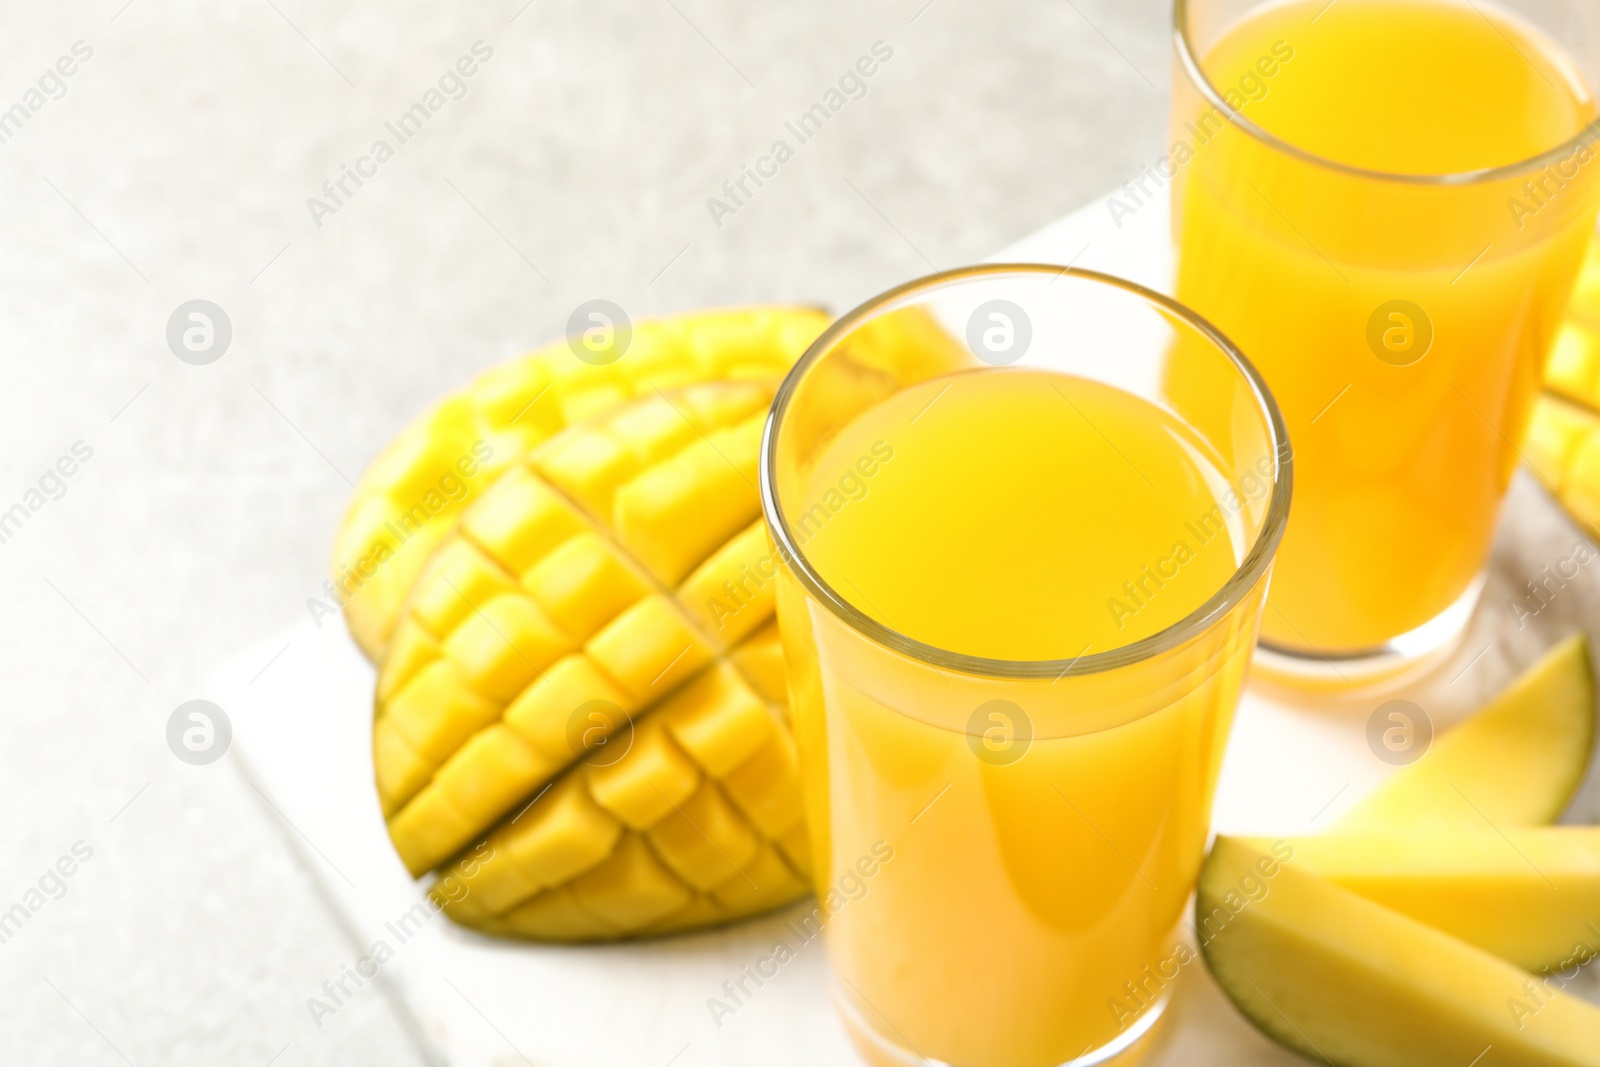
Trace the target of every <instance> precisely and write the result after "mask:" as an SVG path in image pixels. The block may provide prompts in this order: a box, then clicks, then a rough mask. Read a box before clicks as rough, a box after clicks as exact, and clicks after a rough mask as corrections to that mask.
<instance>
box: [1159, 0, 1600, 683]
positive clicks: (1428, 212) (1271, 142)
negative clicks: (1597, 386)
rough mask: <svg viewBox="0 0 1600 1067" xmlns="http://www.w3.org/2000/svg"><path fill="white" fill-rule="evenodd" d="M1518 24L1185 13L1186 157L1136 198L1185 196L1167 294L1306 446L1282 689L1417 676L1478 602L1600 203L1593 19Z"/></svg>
mask: <svg viewBox="0 0 1600 1067" xmlns="http://www.w3.org/2000/svg"><path fill="white" fill-rule="evenodd" d="M1513 6H1514V7H1515V9H1516V10H1515V11H1513V10H1510V9H1509V8H1506V7H1500V6H1496V5H1494V4H1491V3H1489V2H1486V0H1336V2H1333V3H1330V2H1328V0H1287V2H1283V0H1279V2H1273V3H1268V4H1260V3H1254V2H1239V0H1231V2H1230V0H1177V3H1176V6H1175V23H1176V25H1175V31H1176V32H1175V41H1176V49H1177V69H1176V70H1175V72H1174V76H1173V84H1174V96H1173V107H1172V120H1171V130H1170V140H1171V144H1170V148H1169V150H1168V154H1167V155H1165V156H1164V157H1163V158H1162V160H1161V162H1160V164H1159V165H1158V166H1157V167H1156V168H1153V169H1151V170H1149V171H1148V172H1147V173H1146V174H1144V175H1141V179H1140V185H1141V187H1142V190H1143V192H1144V193H1145V194H1148V195H1166V194H1158V190H1159V189H1160V188H1161V187H1162V186H1165V185H1168V184H1169V182H1170V196H1171V198H1172V201H1171V202H1172V208H1173V223H1174V235H1175V238H1176V241H1177V245H1178V271H1177V279H1176V289H1175V292H1176V295H1177V297H1178V299H1180V300H1182V301H1183V302H1184V303H1185V304H1186V305H1188V306H1190V307H1192V308H1194V309H1195V310H1196V311H1198V312H1199V313H1200V314H1202V315H1204V316H1206V318H1208V319H1209V320H1210V321H1212V322H1213V323H1215V324H1216V325H1217V326H1218V327H1219V328H1220V329H1221V330H1223V331H1224V332H1225V333H1226V334H1227V335H1228V336H1229V337H1230V338H1232V339H1233V340H1234V341H1235V342H1236V343H1237V344H1238V345H1239V346H1240V347H1241V348H1242V349H1243V350H1244V351H1246V352H1248V353H1249V354H1250V358H1251V359H1252V360H1254V361H1255V363H1256V365H1257V366H1258V367H1260V369H1261V372H1262V374H1263V375H1265V377H1266V380H1267V382H1268V383H1269V384H1270V385H1271V387H1272V390H1273V393H1274V395H1275V396H1276V397H1277V399H1278V403H1279V404H1280V405H1281V406H1282V409H1283V414H1284V418H1285V419H1286V420H1287V422H1288V425H1289V431H1290V433H1291V434H1292V435H1293V437H1294V443H1295V465H1296V474H1297V476H1298V481H1299V485H1298V486H1297V491H1296V493H1295V513H1294V516H1293V517H1292V518H1291V519H1290V521H1289V527H1288V531H1287V532H1286V534H1285V536H1284V541H1283V547H1282V550H1281V551H1280V552H1279V554H1278V564H1277V574H1276V580H1275V581H1274V582H1273V585H1272V595H1271V597H1270V599H1269V601H1268V605H1267V611H1266V615H1265V617H1264V618H1263V621H1262V647H1263V650H1264V653H1265V654H1264V655H1263V657H1262V658H1261V660H1260V663H1259V665H1260V666H1261V667H1263V668H1265V669H1268V670H1270V671H1271V672H1272V673H1274V674H1277V675H1279V676H1287V677H1289V678H1290V679H1298V680H1300V681H1305V682H1313V683H1314V682H1316V681H1317V680H1318V679H1321V680H1323V681H1326V682H1331V683H1333V684H1341V683H1343V682H1353V681H1359V680H1360V679H1361V678H1362V677H1363V676H1366V677H1368V678H1376V677H1378V676H1381V675H1383V674H1385V673H1390V672H1393V671H1395V670H1398V669H1399V668H1401V667H1404V666H1407V665H1411V664H1420V663H1423V662H1426V661H1428V660H1429V659H1430V658H1431V654H1432V653H1439V652H1444V651H1447V650H1448V649H1449V648H1451V647H1453V644H1454V642H1453V638H1454V637H1456V636H1457V635H1458V634H1459V633H1460V632H1461V630H1462V628H1463V627H1464V625H1465V623H1466V621H1467V619H1468V617H1469V616H1470V615H1471V612H1472V609H1473V607H1474V604H1475V602H1476V599H1477V595H1478V591H1479V589H1480V588H1481V585H1482V575H1483V573H1484V568H1485V563H1486V560H1487V557H1488V552H1489V546H1490V542H1491V539H1492V536H1493V533H1494V528H1495V523H1496V518H1497V513H1498V511H1499V506H1500V501H1501V499H1502V497H1503V496H1504V494H1505V492H1506V490H1507V488H1508V486H1509V483H1510V480H1511V476H1512V474H1513V472H1514V471H1515V468H1516V466H1517V463H1518V461H1519V459H1520V451H1519V446H1520V442H1521V438H1522V435H1523V432H1524V430H1525V428H1526V426H1527V423H1528V419H1529V415H1530V411H1531V406H1532V402H1533V399H1534V397H1535V396H1536V394H1537V391H1538V388H1539V378H1540V371H1541V369H1542V364H1543V361H1544V358H1545V356H1546V354H1547V352H1548V351H1549V348H1550V345H1551V342H1552V339H1553V337H1554V334H1555V331H1556V329H1557V326H1558V325H1559V322H1560V320H1561V317H1562V314H1563V311H1564V308H1565V306H1566V302H1567V299H1568V296H1569V294H1570V290H1571V287H1572V282H1573V278H1574V276H1575V274H1576V271H1577V269H1578V267H1579V264H1580V260H1581V257H1582V255H1583V251H1584V248H1585V246H1586V244H1587V242H1588V240H1589V236H1590V234H1591V233H1592V232H1593V229H1594V222H1595V213H1596V208H1597V206H1600V162H1596V160H1595V156H1596V154H1597V152H1600V148H1597V146H1596V144H1595V142H1596V138H1597V135H1600V128H1597V126H1596V124H1595V118H1596V103H1595V98H1594V94H1593V92H1592V90H1591V88H1590V82H1589V80H1588V77H1589V76H1592V75H1594V74H1595V72H1596V63H1597V61H1600V5H1596V4H1595V3H1594V0H1541V2H1538V3H1531V4H1523V3H1517V4H1515V5H1513ZM1558 40H1559V41H1561V42H1563V43H1565V44H1566V45H1569V46H1570V47H1572V48H1573V49H1574V50H1575V51H1574V52H1573V53H1571V54H1569V53H1568V52H1567V51H1565V50H1564V49H1563V47H1562V46H1560V45H1558V44H1557V43H1556V42H1557V41H1558ZM1579 54H1581V55H1582V56H1584V58H1585V59H1586V60H1587V62H1588V66H1587V69H1586V68H1585V66H1584V65H1583V64H1580V62H1579V61H1578V60H1577V59H1576V58H1575V56H1577V55H1579ZM1145 179H1148V180H1145ZM1132 192H1133V194H1134V195H1137V194H1138V192H1139V189H1137V188H1136V189H1134V190H1132Z"/></svg>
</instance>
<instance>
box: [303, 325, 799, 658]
mask: <svg viewBox="0 0 1600 1067" xmlns="http://www.w3.org/2000/svg"><path fill="white" fill-rule="evenodd" d="M828 321H829V316H828V315H827V314H826V313H825V312H823V311H821V310H819V309H816V308H807V307H786V306H774V307H751V308H730V309H726V310H715V311H704V312H695V313H692V314H685V315H676V316H671V317H668V318H662V319H655V320H650V321H643V322H639V323H636V324H634V325H633V327H632V336H631V341H630V342H629V344H628V346H627V348H626V349H625V350H623V352H622V354H621V355H620V357H619V358H617V359H616V360H615V361H614V362H611V363H609V364H604V365H595V364H594V363H590V362H585V361H584V360H580V359H579V358H578V357H577V355H575V354H574V352H573V349H572V347H571V346H570V345H569V344H568V342H567V340H566V339H562V340H559V341H556V342H554V343H552V344H549V345H546V346H545V347H543V348H541V349H538V350H536V351H534V352H532V353H529V354H528V355H525V356H522V357H520V358H518V359H513V360H510V361H507V362H505V363H501V364H498V365H496V366H493V367H490V368H489V369H487V370H485V371H483V372H482V373H480V374H479V375H478V376H477V377H476V378H474V379H473V380H472V382H471V383H470V384H469V385H467V386H466V387H465V388H463V389H461V390H459V391H457V392H454V393H451V394H449V395H448V396H446V397H444V398H443V399H441V400H440V401H438V402H437V403H436V404H434V405H433V406H432V407H430V408H429V409H428V410H427V411H425V412H423V413H422V414H421V415H420V416H418V417H417V418H416V419H415V420H413V421H412V422H411V423H410V424H409V425H407V426H406V427H405V429H403V430H402V431H401V432H400V434H399V435H398V436H397V437H396V438H395V439H394V441H393V442H391V443H390V444H389V446H388V447H387V448H385V449H384V451H383V452H382V454H380V455H379V456H378V458H377V459H376V460H374V461H373V463H372V465H371V467H370V468H369V469H368V470H367V471H366V473H365V474H363V475H362V476H361V480H360V481H359V482H358V483H357V485H356V489H355V492H354V493H353V494H352V496H351V500H350V503H349V505H348V507H347V509H346V512H345V516H344V519H343V520H342V522H341V523H340V526H339V530H338V533H337V535H336V536H335V539H334V548H333V560H332V566H331V572H332V573H331V580H330V582H329V584H328V586H327V591H328V596H329V598H330V599H331V600H334V601H337V602H338V603H340V604H342V606H343V609H344V615H345V620H346V623H347V624H348V625H349V628H350V633H351V635H352V636H353V637H354V638H355V640H356V643H357V644H358V645H359V646H360V647H361V650H362V651H363V652H365V653H366V655H367V656H368V658H369V659H372V660H373V661H374V662H378V661H381V660H382V658H383V656H384V654H385V651H386V650H387V647H388V644H389V640H390V638H391V635H392V633H393V631H394V627H395V622H396V620H397V619H398V617H399V614H400V609H401V604H402V602H403V601H404V599H405V596H406V594H407V592H408V591H409V590H410V589H411V587H412V585H413V584H414V583H415V581H416V578H417V576H418V575H419V574H420V573H421V571H422V568H423V565H424V564H425V563H426V562H427V560H428V559H429V558H430V557H431V556H432V554H433V552H434V550H435V549H436V548H437V547H438V546H439V545H440V543H441V542H442V541H443V540H444V539H445V537H446V535H447V534H448V533H449V532H450V530H451V528H452V527H453V526H454V525H455V522H456V520H457V519H458V518H459V517H460V515H461V513H462V511H463V510H464V509H465V508H466V507H467V505H468V504H470V503H471V502H472V501H473V500H475V499H477V497H479V496H480V495H482V493H483V491H484V490H485V489H487V488H488V487H489V486H490V485H492V484H494V483H495V481H496V480H497V479H498V478H499V476H500V475H501V474H503V473H504V472H506V471H507V470H509V469H511V468H512V467H514V466H516V465H517V464H518V463H520V462H521V460H522V459H523V457H524V456H526V455H527V453H528V451H529V449H531V448H532V447H534V446H535V445H537V444H539V443H540V442H542V441H544V440H547V439H548V438H549V437H551V436H552V435H554V434H555V433H557V432H559V431H560V430H562V429H563V428H564V427H566V426H569V425H571V424H573V423H576V422H580V421H582V420H584V419H587V418H589V417H591V416H594V415H597V414H600V413H602V412H605V411H610V410H614V409H615V408H617V407H618V406H619V405H621V404H622V403H624V402H626V401H628V400H630V399H634V398H638V397H644V396H653V395H655V393H656V392H657V390H670V389H674V388H678V387H681V386H684V385H689V384H692V383H695V382H702V381H714V380H721V379H735V380H737V379H769V378H774V377H782V376H783V374H784V373H786V372H787V371H788V369H789V367H790V366H792V365H793V363H794V362H795V360H796V359H798V358H799V357H800V355H801V354H802V353H803V352H804V351H805V350H806V348H807V346H809V345H810V343H811V342H812V341H813V340H814V339H815V338H816V337H817V335H818V334H820V333H821V332H822V330H823V328H824V327H825V326H827V324H828ZM312 603H313V604H322V605H323V607H325V608H326V607H327V606H326V604H323V602H322V601H320V600H317V601H313V602H312ZM313 610H314V611H315V609H313ZM327 610H328V611H330V612H331V610H332V609H331V608H327Z"/></svg>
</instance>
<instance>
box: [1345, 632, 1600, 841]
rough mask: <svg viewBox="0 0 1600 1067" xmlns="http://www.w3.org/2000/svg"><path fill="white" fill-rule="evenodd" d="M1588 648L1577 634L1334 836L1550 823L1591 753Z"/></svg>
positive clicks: (1359, 807)
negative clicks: (1410, 828)
mask: <svg viewBox="0 0 1600 1067" xmlns="http://www.w3.org/2000/svg"><path fill="white" fill-rule="evenodd" d="M1594 735H1595V688H1594V670H1593V667H1592V666H1591V664H1590V659H1589V646H1588V643H1587V641H1586V640H1585V638H1584V637H1583V635H1581V634H1576V635H1574V636H1572V637H1570V638H1568V639H1567V640H1565V641H1563V642H1561V644H1559V645H1557V646H1556V647H1555V648H1554V649H1552V650H1551V651H1550V652H1548V653H1547V654H1546V655H1545V656H1544V658H1543V659H1541V660H1539V661H1538V662H1537V663H1535V664H1534V665H1533V666H1531V667H1529V668H1528V669H1527V670H1526V671H1524V672H1523V673H1522V674H1521V675H1519V676H1518V677H1517V678H1516V680H1514V681H1513V682H1512V683H1511V684H1510V685H1509V686H1507V687H1506V689H1505V690H1504V691H1503V692H1501V693H1500V695H1499V696H1497V697H1495V698H1494V700H1492V701H1490V702H1489V704H1488V705H1486V706H1485V707H1484V708H1483V710H1482V711H1479V712H1478V713H1477V714H1476V715H1474V716H1473V717H1472V718H1470V719H1468V720H1467V721H1466V722H1465V723H1463V724H1461V725H1460V726H1458V727H1456V728H1455V729H1453V730H1451V731H1450V732H1448V733H1446V734H1445V735H1444V736H1443V737H1441V738H1440V739H1439V740H1438V741H1436V742H1435V743H1434V745H1433V747H1432V748H1431V749H1430V750H1429V751H1428V752H1427V754H1425V755H1424V756H1423V757H1422V758H1421V759H1420V760H1418V761H1417V762H1416V763H1413V764H1411V765H1410V766H1408V767H1406V768H1404V769H1403V770H1401V771H1399V772H1398V773H1396V774H1395V775H1394V776H1393V777H1391V778H1390V779H1389V780H1388V781H1387V782H1385V783H1384V784H1383V785H1381V786H1379V787H1378V789H1377V790H1376V791H1374V792H1373V793H1372V794H1371V795H1370V796H1368V797H1367V798H1366V799H1365V800H1364V801H1362V802H1361V803H1360V804H1358V805H1357V806H1356V807H1355V808H1353V809H1351V810H1350V812H1348V813H1347V814H1346V815H1345V817H1344V818H1343V819H1342V820H1340V822H1339V824H1338V830H1339V831H1341V832H1355V831H1384V830H1389V829H1393V828H1396V827H1430V828H1438V829H1447V828H1462V829H1467V830H1486V829H1492V828H1494V827H1506V826H1534V825H1538V824H1540V823H1549V822H1554V821H1555V820H1556V819H1558V818H1560V817H1561V813H1562V812H1563V811H1565V810H1566V807H1567V805H1568V804H1569V803H1571V801H1572V796H1573V794H1574V793H1575V792H1576V791H1577V789H1578V787H1579V785H1581V784H1582V782H1583V776H1584V772H1585V771H1586V770H1587V768H1588V766H1589V757H1590V753H1591V751H1592V750H1593V748H1594Z"/></svg>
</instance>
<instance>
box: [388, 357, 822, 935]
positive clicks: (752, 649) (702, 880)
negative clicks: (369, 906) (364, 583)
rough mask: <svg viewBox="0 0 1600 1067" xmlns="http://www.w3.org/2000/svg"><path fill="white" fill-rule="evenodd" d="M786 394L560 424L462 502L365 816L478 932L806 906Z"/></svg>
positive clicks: (701, 921)
mask: <svg viewBox="0 0 1600 1067" xmlns="http://www.w3.org/2000/svg"><path fill="white" fill-rule="evenodd" d="M775 387H776V382H775V381H773V380H771V379H767V380H763V381H753V380H751V381H723V382H710V383H702V384H700V385H694V386H689V387H687V388H684V389H680V390H675V391H671V392H664V393H662V394H660V395H652V396H650V397H647V398H645V399H642V400H639V401H635V402H634V403H632V404H629V405H626V406H624V407H622V408H620V409H618V410H616V411H615V412H613V413H612V414H610V415H607V416H603V417H600V418H598V419H592V420H590V421H588V422H585V423H583V424H580V425H578V426H574V427H569V428H568V429H566V430H564V431H562V432H561V433H559V434H557V435H556V436H554V437H552V438H551V439H550V440H548V441H546V442H545V443H543V444H542V445H539V446H537V447H535V448H534V449H533V450H532V451H531V452H530V453H529V454H528V455H527V457H525V459H524V460H523V461H522V462H520V463H518V464H517V465H515V466H513V467H512V468H511V469H510V470H508V471H507V472H506V473H505V474H504V475H503V476H502V477H501V479H500V481H499V482H497V483H496V484H495V485H494V486H493V487H492V488H490V489H489V490H488V491H487V492H486V493H484V494H482V495H481V497H480V498H479V499H478V500H477V501H476V502H475V503H474V504H472V506H471V507H469V508H468V509H467V510H466V512H465V513H464V514H463V516H462V518H461V522H460V525H459V526H458V528H457V529H456V530H455V531H454V532H452V533H451V534H449V535H448V536H447V537H446V538H445V540H444V541H443V543H442V544H441V545H440V547H439V549H438V551H437V552H436V553H435V555H434V557H433V558H432V559H431V560H430V561H429V564H428V566H427V568H426V569H425V570H424V572H423V574H422V575H421V576H420V577H419V579H418V581H417V583H416V585H415V587H414V588H413V590H412V592H411V595H410V597H409V598H408V600H407V603H406V606H405V609H404V611H403V612H402V615H401V619H400V622H399V625H398V626H397V628H396V630H395V634H394V639H393V641H392V643H391V647H390V650H389V655H388V657H387V659H386V660H385V663H384V666H383V669H382V671H381V672H380V674H379V679H378V687H377V713H376V716H375V719H374V725H373V753H374V766H375V771H376V776H377V787H378V794H379V799H380V802H381V804H382V808H383V812H384V816H385V819H386V822H387V825H388V828H389V832H390V836H391V839H392V840H393V842H394V844H395V848H396V851H397V852H398V853H399V855H400V858H401V860H402V861H403V862H404V863H405V865H406V867H407V869H408V870H409V871H410V872H411V873H412V874H413V875H414V876H420V875H423V874H425V873H427V872H428V871H430V870H435V869H437V870H439V871H440V877H439V879H438V881H437V882H436V883H435V885H434V887H433V893H434V896H435V899H437V900H438V901H439V903H440V905H441V906H442V907H443V908H444V910H445V912H446V913H447V914H448V915H450V917H451V918H453V919H455V920H456V921H458V922H461V923H463V924H465V925H469V926H473V927H475V928H477V929H480V930H483V931H485V932H489V933H495V934H501V935H506V936H518V937H527V938H535V939H539V940H557V941H587V940H610V939H616V938H622V937H635V936H645V935H651V934H660V933H668V932H672V931H677V930H686V929H694V928H699V927H704V926H708V925H715V924H717V923H721V922H726V921H729V920H731V919H735V918H739V917H741V916H745V915H750V914H754V913H757V912H761V911H765V910H769V909H771V908H773V907H777V906H779V905H782V904H786V903H789V902H790V901H793V900H795V899H798V898H799V897H800V896H802V895H804V894H805V892H806V890H807V883H808V878H809V874H808V869H807V863H808V860H809V845H808V842H807V836H806V829H805V823H804V819H803V817H802V809H801V801H800V784H799V772H798V759H797V754H796V749H795V744H794V739H793V736H792V733H791V730H790V727H789V724H788V719H787V710H786V703H785V701H786V693H785V672H784V669H783V662H782V653H781V648H780V646H779V644H778V639H777V631H776V624H775V621H774V618H773V615H774V603H773V601H774V597H773V589H774V583H773V581H772V579H773V578H774V577H775V576H776V565H777V561H776V559H775V557H774V556H773V554H772V551H771V548H770V546H769V544H768V541H767V537H766V528H765V525H764V524H763V523H762V521H761V517H760V502H759V499H758V495H757V491H756V462H757V453H758V450H759V444H760V439H761V430H762V426H763V424H764V422H765V417H766V409H767V406H768V403H769V401H770V399H771V396H772V393H773V390H774V389H775Z"/></svg>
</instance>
